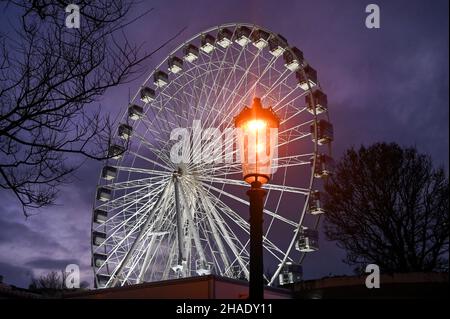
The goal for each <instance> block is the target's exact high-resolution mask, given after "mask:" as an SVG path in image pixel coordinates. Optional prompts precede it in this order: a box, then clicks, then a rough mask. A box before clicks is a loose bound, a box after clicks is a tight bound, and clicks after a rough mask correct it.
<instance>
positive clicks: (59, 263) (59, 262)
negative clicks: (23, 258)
mask: <svg viewBox="0 0 450 319" xmlns="http://www.w3.org/2000/svg"><path fill="white" fill-rule="evenodd" d="M69 264H76V265H79V264H80V261H79V260H78V259H51V258H45V257H40V258H33V259H31V260H29V261H27V262H26V264H25V265H26V266H29V267H32V268H38V269H46V270H63V269H65V268H66V266H67V265H69Z"/></svg>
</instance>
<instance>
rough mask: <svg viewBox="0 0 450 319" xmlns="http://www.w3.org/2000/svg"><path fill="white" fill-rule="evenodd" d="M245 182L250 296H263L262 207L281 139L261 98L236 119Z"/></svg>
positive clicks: (261, 297) (255, 298)
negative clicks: (248, 200)
mask: <svg viewBox="0 0 450 319" xmlns="http://www.w3.org/2000/svg"><path fill="white" fill-rule="evenodd" d="M234 124H235V127H236V128H237V129H238V145H239V151H240V152H239V154H240V160H241V163H242V173H243V178H244V181H246V182H247V183H249V184H250V185H251V187H250V189H249V190H248V191H247V195H248V196H249V199H250V291H249V297H250V299H254V300H257V299H263V298H264V278H263V246H262V238H263V227H262V225H263V209H264V196H265V195H266V191H265V190H264V189H262V185H263V184H266V183H267V182H268V181H269V180H270V177H271V175H272V162H273V159H274V153H275V151H276V147H277V142H278V140H277V139H278V127H279V125H280V120H279V118H278V116H277V115H276V114H275V113H274V111H273V110H272V108H263V106H262V104H261V99H260V98H254V99H253V104H252V105H251V107H250V108H249V107H245V108H244V109H243V110H242V111H241V113H240V114H239V115H238V116H236V117H235V119H234Z"/></svg>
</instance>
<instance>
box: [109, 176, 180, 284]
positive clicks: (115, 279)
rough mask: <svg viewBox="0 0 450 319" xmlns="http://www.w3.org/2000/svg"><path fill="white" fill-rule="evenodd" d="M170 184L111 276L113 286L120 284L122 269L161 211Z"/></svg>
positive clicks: (150, 211)
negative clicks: (157, 213)
mask: <svg viewBox="0 0 450 319" xmlns="http://www.w3.org/2000/svg"><path fill="white" fill-rule="evenodd" d="M170 185H171V184H170V183H168V184H167V186H166V187H165V188H164V190H163V191H162V194H161V196H159V198H158V200H157V201H156V203H155V204H154V205H153V206H152V208H151V209H150V210H149V214H148V215H147V216H146V218H145V221H143V222H142V224H143V226H142V227H141V229H140V231H139V234H138V235H137V237H136V238H135V239H134V241H133V243H132V245H131V247H130V248H129V250H128V252H127V254H126V255H125V257H124V258H123V260H122V261H121V262H120V264H119V265H118V266H117V267H116V269H115V270H114V272H113V274H112V275H111V279H112V282H111V284H112V286H113V287H114V286H115V285H116V284H117V283H118V282H119V280H120V279H119V276H120V274H121V272H122V269H123V268H124V267H125V266H126V265H127V263H128V261H129V259H130V258H131V257H132V254H133V253H134V250H135V248H136V247H137V246H138V244H139V241H140V240H141V239H142V237H143V236H144V234H145V230H146V229H147V227H148V226H150V225H151V221H152V218H151V217H152V216H154V215H155V212H156V211H158V210H159V208H160V205H161V202H162V201H163V200H164V199H165V195H166V194H167V192H168V190H169V189H170V188H171V187H170ZM134 229H137V227H136V226H135V227H134ZM130 234H131V232H130V233H128V234H127V235H126V236H125V238H124V239H123V241H124V240H125V239H126V238H127V237H128V236H129V235H130Z"/></svg>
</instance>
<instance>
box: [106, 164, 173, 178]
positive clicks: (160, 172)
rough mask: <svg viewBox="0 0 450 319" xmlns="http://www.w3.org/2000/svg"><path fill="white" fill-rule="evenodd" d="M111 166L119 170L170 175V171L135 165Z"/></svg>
mask: <svg viewBox="0 0 450 319" xmlns="http://www.w3.org/2000/svg"><path fill="white" fill-rule="evenodd" d="M112 167H114V168H116V169H117V170H119V171H124V172H131V173H139V174H148V175H156V176H165V177H167V176H169V175H172V172H167V171H158V170H154V169H147V168H137V167H131V166H120V165H113V166H112Z"/></svg>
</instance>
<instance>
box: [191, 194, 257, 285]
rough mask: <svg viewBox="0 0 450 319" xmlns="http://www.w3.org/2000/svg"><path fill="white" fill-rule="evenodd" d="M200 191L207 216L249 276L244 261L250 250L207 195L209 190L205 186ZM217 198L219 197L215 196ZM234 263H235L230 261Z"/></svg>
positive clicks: (246, 275)
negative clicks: (247, 249) (244, 245)
mask: <svg viewBox="0 0 450 319" xmlns="http://www.w3.org/2000/svg"><path fill="white" fill-rule="evenodd" d="M199 193H201V195H202V198H203V199H204V201H202V203H203V205H204V208H205V211H206V212H207V217H208V218H209V219H210V222H211V223H214V224H215V225H217V228H218V229H219V230H220V232H221V235H222V238H224V239H225V242H226V243H227V246H228V247H229V248H230V250H231V251H232V253H233V257H234V258H235V261H237V262H238V264H239V265H240V267H241V268H242V270H243V271H244V273H245V277H246V278H249V277H248V276H249V273H248V269H247V267H246V264H245V261H244V258H243V257H244V255H245V256H248V252H247V251H246V250H245V248H244V247H243V245H242V243H241V241H240V240H239V238H238V237H237V236H236V235H235V233H234V232H233V231H232V230H231V228H230V227H229V226H228V225H227V223H226V222H225V221H224V219H223V218H222V216H221V214H220V213H219V211H218V210H217V208H216V206H215V204H214V203H213V202H212V200H211V198H210V197H209V196H208V195H207V191H206V190H205V189H204V188H199ZM215 199H217V198H215ZM229 264H230V265H232V264H233V263H229Z"/></svg>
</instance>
